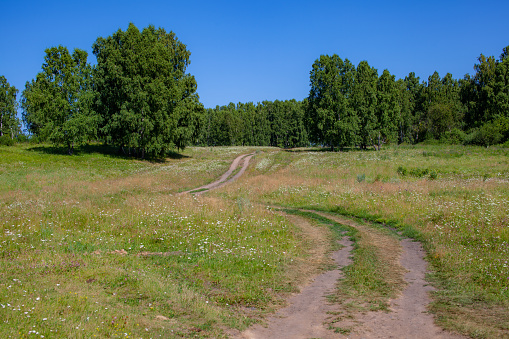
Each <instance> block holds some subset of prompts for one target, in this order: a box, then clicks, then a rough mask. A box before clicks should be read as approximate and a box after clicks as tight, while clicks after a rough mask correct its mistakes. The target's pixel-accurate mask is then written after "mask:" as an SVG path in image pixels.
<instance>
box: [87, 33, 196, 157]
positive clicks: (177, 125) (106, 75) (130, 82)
mask: <svg viewBox="0 0 509 339" xmlns="http://www.w3.org/2000/svg"><path fill="white" fill-rule="evenodd" d="M93 50H94V54H95V56H96V57H97V71H96V73H95V81H96V85H97V92H98V93H99V99H98V111H99V113H100V114H101V116H102V118H103V124H102V126H101V132H102V133H103V135H104V137H105V138H106V140H107V142H108V143H109V144H113V145H117V146H119V147H126V148H127V152H129V153H131V152H133V153H134V154H135V155H138V156H140V157H142V158H143V157H144V156H145V154H148V155H151V156H156V157H160V156H164V155H165V154H166V153H167V152H168V151H169V150H171V149H174V148H177V149H184V147H185V146H186V145H188V144H189V143H191V142H193V141H194V140H195V139H196V137H197V135H198V131H199V126H200V125H201V124H202V117H203V113H204V109H203V107H202V105H201V104H200V103H199V101H198V95H197V94H196V88H197V85H196V81H195V79H194V77H193V76H191V75H189V74H187V73H186V68H187V66H188V65H189V63H190V60H189V57H190V54H191V53H190V52H189V51H188V50H187V49H186V45H184V44H183V43H182V42H180V41H179V40H178V39H177V37H176V36H175V34H174V33H173V32H169V33H167V32H166V31H165V30H164V29H163V28H158V29H155V28H154V26H149V27H147V28H144V29H143V31H141V32H140V31H139V30H138V28H136V26H135V25H134V24H132V23H131V24H129V27H128V28H127V30H126V31H125V32H124V31H122V30H120V29H119V30H118V31H117V32H115V33H114V34H113V35H112V36H109V37H107V38H102V37H101V38H98V39H97V41H96V42H95V43H94V45H93Z"/></svg>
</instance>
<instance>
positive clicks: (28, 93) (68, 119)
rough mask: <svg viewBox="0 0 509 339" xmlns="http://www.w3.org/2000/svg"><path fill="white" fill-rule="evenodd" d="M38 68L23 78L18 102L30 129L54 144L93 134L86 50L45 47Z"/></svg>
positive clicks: (95, 119) (81, 140) (69, 144)
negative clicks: (32, 77) (29, 78)
mask: <svg viewBox="0 0 509 339" xmlns="http://www.w3.org/2000/svg"><path fill="white" fill-rule="evenodd" d="M45 52H46V56H45V57H44V63H43V65H42V72H40V73H39V74H37V77H36V79H35V80H32V81H31V82H27V83H26V86H25V90H24V91H23V98H22V101H21V106H22V108H23V121H24V123H25V125H26V126H27V128H28V130H29V131H30V133H32V134H35V135H37V136H39V137H40V138H42V139H43V140H48V141H50V142H53V143H54V144H56V145H65V146H67V149H68V152H69V153H70V154H72V152H73V149H74V146H76V145H81V144H84V143H85V142H86V141H87V140H89V139H90V138H93V137H95V134H96V128H97V123H98V116H97V115H96V114H95V112H94V111H93V109H92V107H93V106H92V104H93V100H94V90H93V82H92V68H91V67H90V65H89V64H88V63H87V56H88V55H87V52H86V51H83V50H80V49H75V50H74V52H73V53H72V55H71V54H69V51H68V50H67V48H66V47H63V46H58V47H52V48H48V49H46V51H45Z"/></svg>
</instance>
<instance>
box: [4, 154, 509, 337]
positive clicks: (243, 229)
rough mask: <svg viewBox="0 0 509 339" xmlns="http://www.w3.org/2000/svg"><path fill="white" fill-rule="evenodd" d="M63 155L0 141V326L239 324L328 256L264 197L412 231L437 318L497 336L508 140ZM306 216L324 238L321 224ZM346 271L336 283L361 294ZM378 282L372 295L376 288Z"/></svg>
mask: <svg viewBox="0 0 509 339" xmlns="http://www.w3.org/2000/svg"><path fill="white" fill-rule="evenodd" d="M252 151H258V152H257V154H256V156H255V157H254V158H253V159H252V164H251V165H250V167H249V169H248V171H247V172H246V173H245V174H244V176H243V177H242V178H241V179H240V180H238V181H236V182H233V183H232V184H230V185H227V186H225V187H223V188H220V189H218V190H214V191H210V192H207V193H206V194H205V195H203V196H200V197H193V196H192V195H189V194H186V195H179V194H178V193H179V192H181V191H184V190H187V189H192V188H194V187H199V186H201V185H204V184H207V183H209V182H211V181H213V180H214V179H216V178H218V177H219V176H221V174H222V173H224V172H226V170H227V169H228V167H229V165H230V163H231V161H232V160H233V159H234V158H235V157H236V156H237V155H239V154H244V153H249V152H252ZM260 151H263V152H260ZM77 153H78V154H77V155H75V156H67V155H63V154H60V153H59V152H58V150H55V149H53V148H51V147H45V146H13V147H0V246H1V247H0V307H1V308H0V314H1V316H0V336H1V337H5V338H8V337H21V336H28V335H30V334H33V333H36V334H39V335H44V336H46V337H76V336H77V337H87V338H88V337H94V336H97V337H143V338H145V337H159V336H162V337H166V338H167V337H222V336H226V333H227V332H226V331H227V329H228V328H237V329H243V328H245V327H246V326H248V325H249V324H251V323H252V322H253V321H256V319H257V317H258V316H259V315H261V314H263V313H265V312H268V311H270V310H272V309H273V308H274V307H277V306H278V305H280V304H281V303H282V302H283V299H284V297H285V295H287V294H288V293H289V292H295V291H297V290H298V286H299V284H300V283H301V281H302V280H303V279H304V278H305V277H306V276H307V275H309V274H311V273H312V272H314V271H313V270H315V271H316V269H319V268H321V269H326V268H327V259H326V257H324V258H323V259H322V260H321V261H318V262H313V263H310V262H309V260H307V258H309V256H310V252H311V250H312V248H313V246H315V245H316V244H314V243H313V239H309V238H308V237H305V236H304V235H303V233H302V232H301V230H300V229H299V227H297V226H296V225H294V224H293V223H291V222H290V221H289V219H288V218H287V217H285V215H284V214H281V213H278V212H277V211H274V210H273V209H270V208H267V206H268V205H270V206H284V207H286V208H290V209H297V208H305V209H315V210H321V211H328V212H334V213H338V214H342V215H346V216H350V217H352V218H360V219H361V220H364V221H366V222H372V223H373V224H372V226H370V227H374V228H380V227H381V228H387V229H393V230H401V231H403V232H404V233H405V234H406V235H409V236H411V237H414V238H416V239H419V240H420V241H421V242H422V243H423V244H424V246H425V248H426V251H427V253H428V260H429V262H430V264H431V266H430V269H431V270H432V274H431V276H430V281H432V283H433V284H434V285H435V286H436V287H437V288H438V290H437V292H435V293H434V295H433V300H434V301H433V304H432V311H433V312H434V313H436V314H437V321H438V322H439V324H440V325H442V326H445V327H447V328H450V329H453V330H456V331H459V332H462V333H466V334H469V335H470V336H473V337H486V338H487V337H493V336H504V335H505V336H508V335H509V323H508V320H507V319H508V318H509V317H508V315H509V313H508V311H507V310H508V309H509V308H508V307H509V290H508V287H509V263H508V260H509V226H508V220H509V219H508V218H509V217H508V212H507V211H509V158H508V155H509V150H507V149H496V148H489V149H486V148H474V147H444V146H440V147H438V146H417V147H414V146H405V147H397V148H396V147H395V148H387V149H385V150H382V151H380V152H361V151H350V152H337V153H331V152H323V151H322V150H319V149H302V150H293V151H291V152H290V151H280V150H278V149H272V148H247V147H246V148H242V147H218V148H188V149H186V151H184V152H183V153H182V154H181V155H175V156H173V157H172V158H168V159H166V160H164V161H152V162H151V161H139V160H134V159H129V158H124V157H120V156H117V155H115V154H114V153H110V152H106V151H105V150H104V149H102V148H100V147H97V148H94V147H87V148H83V149H81V150H78V152H77ZM315 219H316V218H315ZM313 222H314V223H315V226H316V231H317V232H321V233H323V234H325V235H327V236H328V237H329V238H330V239H331V242H330V244H329V245H328V246H329V247H328V248H329V250H331V249H332V248H333V246H334V245H333V238H334V236H333V229H334V227H332V230H331V229H330V228H329V226H330V225H329V226H327V225H326V223H325V224H324V223H322V222H320V221H317V220H314V221H313ZM333 226H334V225H333ZM359 243H360V242H359V241H358V244H359ZM358 246H360V245H358ZM365 246H367V247H369V246H370V245H369V244H367V245H365ZM362 253H366V252H365V251H364V252H361V251H357V252H356V254H354V257H355V258H356V261H354V265H360V260H359V258H360V257H361V256H362ZM310 266H312V267H313V269H310V268H309V267H310ZM304 267H306V269H304ZM354 271H355V270H350V272H354ZM352 274H353V273H352ZM356 274H364V275H365V277H367V278H368V279H369V276H370V275H371V274H373V272H372V271H370V270H369V269H367V270H366V271H362V272H361V273H358V272H357V273H356ZM301 275H302V276H301ZM349 279H350V280H349ZM382 280H383V279H382ZM348 281H349V283H348V284H349V285H348V286H347V285H341V284H340V285H339V286H338V287H339V288H340V289H342V288H343V289H347V288H348V289H350V290H351V291H357V292H356V293H353V294H352V295H357V297H359V298H361V297H362V298H364V299H363V300H366V298H368V299H369V298H370V296H371V294H370V293H371V292H370V291H369V288H364V287H363V288H360V286H359V285H358V284H357V285H356V284H355V283H354V284H352V283H351V282H352V281H353V280H352V279H351V277H348V276H347V278H346V279H345V284H346V282H348ZM377 288H378V290H377V291H378V292H377V293H378V294H377V295H378V296H380V295H383V294H384V293H382V292H383V290H384V288H386V289H390V286H388V287H380V286H378V287H377ZM380 288H381V290H380ZM363 293H364V295H363ZM390 295H391V294H390V293H387V296H386V297H385V298H386V299H387V298H388V297H389V296H390ZM377 298H378V297H377ZM377 300H378V299H377ZM377 302H378V301H377Z"/></svg>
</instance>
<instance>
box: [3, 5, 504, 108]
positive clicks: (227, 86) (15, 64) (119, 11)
mask: <svg viewBox="0 0 509 339" xmlns="http://www.w3.org/2000/svg"><path fill="white" fill-rule="evenodd" d="M2 2H3V3H2V5H1V8H2V10H1V11H2V15H1V16H2V19H1V20H0V32H1V34H0V46H1V52H0V75H4V76H5V77H6V78H7V81H9V83H10V84H11V85H14V86H16V88H18V89H19V90H20V94H19V95H21V92H22V90H23V89H24V87H25V82H26V81H28V80H31V79H33V78H35V76H36V74H37V73H38V72H40V70H41V66H42V63H43V60H44V55H45V53H44V50H45V49H46V48H49V47H52V46H58V45H63V46H66V47H67V48H69V50H71V51H72V50H73V49H74V48H81V49H84V50H86V51H88V52H89V60H90V61H91V62H92V63H95V57H94V56H93V54H92V48H91V46H92V44H93V43H94V41H95V40H96V39H97V38H98V37H100V36H102V37H107V36H109V35H111V34H112V33H113V32H115V31H116V30H118V29H119V28H120V29H122V30H125V29H127V26H128V24H129V22H133V23H134V24H135V25H136V26H137V27H138V28H139V29H140V30H141V29H143V28H144V27H146V26H148V25H150V24H152V25H154V26H156V27H163V28H165V29H166V30H167V31H173V32H175V34H176V35H177V37H178V38H179V40H180V41H182V42H183V43H184V44H186V45H187V47H188V49H189V50H190V51H191V65H190V66H189V68H188V71H189V73H191V74H192V75H194V76H195V77H196V80H197V83H198V93H199V95H200V100H201V102H202V103H203V104H204V105H205V107H215V106H216V105H226V104H228V103H229V102H235V103H237V102H249V101H252V102H255V103H256V102H258V101H263V100H276V99H279V100H285V99H297V100H301V99H303V98H305V97H306V96H307V95H308V93H309V71H310V70H311V66H312V64H313V62H314V61H315V60H316V59H317V58H318V57H319V56H320V55H321V54H333V53H336V54H338V55H339V56H340V57H341V58H343V59H344V58H348V59H350V61H352V62H353V63H354V64H356V65H357V64H358V63H359V62H360V61H362V60H367V61H368V62H369V64H370V65H371V66H374V67H375V68H377V69H378V73H379V74H381V72H382V71H383V70H384V69H388V70H389V71H390V72H391V73H392V74H394V75H396V78H404V77H405V76H406V75H408V73H409V72H412V71H413V72H415V73H416V74H417V75H418V76H420V77H421V80H426V79H427V78H428V76H430V75H431V74H432V73H433V72H434V71H435V70H436V71H438V72H439V73H440V75H441V76H444V75H445V74H446V73H447V72H449V73H452V75H453V76H454V77H455V78H462V77H463V76H464V75H465V74H466V73H470V74H472V73H473V65H474V63H475V62H476V58H477V57H478V56H479V55H480V54H481V53H483V54H485V55H494V56H496V57H497V58H498V56H499V55H500V53H501V52H502V48H503V47H505V46H507V45H509V20H507V13H509V1H507V0H504V1H498V0H496V1H490V2H487V3H481V2H479V1H445V0H444V1H434V0H433V1H426V2H424V1H408V0H407V1H322V0H315V1H298V0H297V1H277V0H274V1H260V0H259V1H220V0H219V1H150V0H149V1H144V2H142V1H139V0H138V1H130V0H127V1H126V0H124V1H107V0H103V1H96V0H94V1H82V2H75V1H9V2H7V1H5V0H3V1H2Z"/></svg>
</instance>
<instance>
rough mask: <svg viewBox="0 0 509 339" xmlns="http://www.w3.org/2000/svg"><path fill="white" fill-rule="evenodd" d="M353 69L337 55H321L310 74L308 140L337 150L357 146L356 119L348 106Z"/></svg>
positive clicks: (348, 62)
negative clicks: (337, 148)
mask: <svg viewBox="0 0 509 339" xmlns="http://www.w3.org/2000/svg"><path fill="white" fill-rule="evenodd" d="M355 74H356V73H355V67H354V66H353V65H352V63H351V62H350V61H349V60H348V59H345V61H343V60H342V59H341V58H340V57H339V56H338V55H336V54H334V55H332V56H328V55H322V56H320V58H319V59H317V60H316V61H315V62H314V64H313V66H312V70H311V72H310V86H311V89H310V91H309V96H308V102H309V105H308V109H307V111H306V113H307V114H306V124H307V126H308V131H309V137H310V140H311V141H313V142H315V143H318V144H323V145H328V146H331V148H332V150H334V147H335V146H339V147H340V148H343V147H348V146H353V145H355V144H356V143H357V136H356V135H357V132H358V130H359V118H358V116H357V115H356V114H355V111H353V110H352V107H351V106H350V104H349V101H348V99H349V97H350V96H351V94H352V89H353V85H354V76H355Z"/></svg>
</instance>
